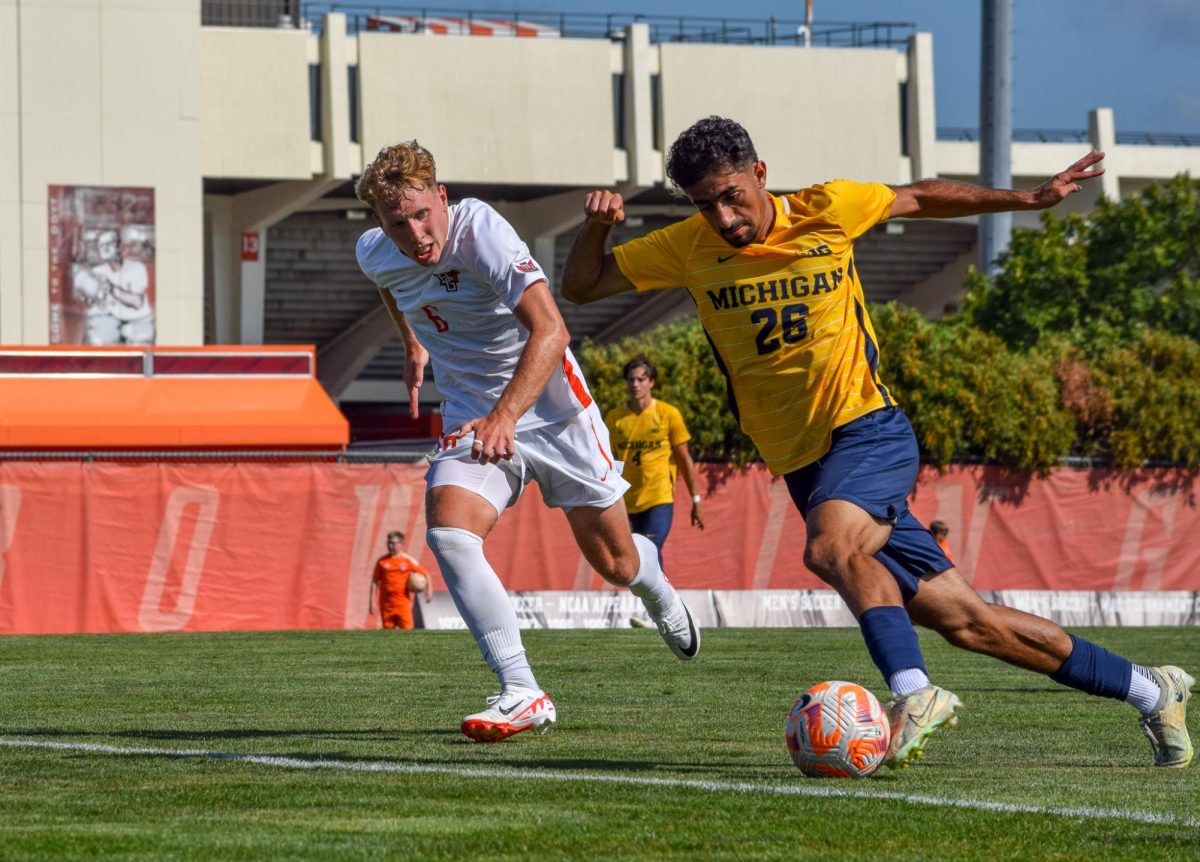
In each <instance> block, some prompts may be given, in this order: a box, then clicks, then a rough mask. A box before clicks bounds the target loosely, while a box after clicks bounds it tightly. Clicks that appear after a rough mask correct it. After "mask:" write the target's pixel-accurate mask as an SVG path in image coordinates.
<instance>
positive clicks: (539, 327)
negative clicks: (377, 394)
mask: <svg viewBox="0 0 1200 862" xmlns="http://www.w3.org/2000/svg"><path fill="white" fill-rule="evenodd" d="M513 315H514V316H515V317H516V318H517V320H518V321H519V322H520V323H521V325H522V326H524V327H525V328H526V329H527V330H529V340H528V341H526V342H525V349H524V350H522V351H521V358H520V359H519V360H517V367H516V370H514V371H513V376H512V380H510V381H508V385H507V386H505V387H504V391H503V392H501V393H500V398H499V399H497V401H496V406H495V407H493V408H492V412H491V413H489V414H488V415H487V416H484V417H483V418H481V419H472V420H471V421H470V422H467V423H466V424H465V425H463V426H462V428H461V429H459V430H458V431H456V432H455V434H456V436H460V437H461V436H462V435H464V434H467V433H469V432H471V431H474V432H475V443H474V444H473V445H472V447H471V457H472V458H475V459H476V460H478V461H480V462H483V463H487V464H495V463H498V462H499V461H511V460H512V456H513V452H514V448H513V447H514V442H515V440H516V436H517V420H518V419H520V418H521V417H522V416H523V415H524V414H525V411H526V410H528V409H529V408H530V407H531V406H533V402H534V401H536V400H537V399H538V396H539V395H541V394H542V390H543V389H545V388H546V383H547V382H548V381H549V380H550V375H551V374H552V373H554V369H556V368H559V367H561V365H562V361H563V352H564V351H565V350H566V349H567V345H569V344H570V343H571V336H570V334H569V333H568V332H567V325H566V324H565V323H563V319H562V315H561V314H559V313H558V306H557V305H555V304H554V297H552V296H551V295H550V287H549V285H547V284H546V282H545V281H537V282H534V283H533V284H531V285H530V286H529V287H527V288H525V293H524V294H522V295H521V301H520V302H518V303H517V307H516V308H514V309H513Z"/></svg>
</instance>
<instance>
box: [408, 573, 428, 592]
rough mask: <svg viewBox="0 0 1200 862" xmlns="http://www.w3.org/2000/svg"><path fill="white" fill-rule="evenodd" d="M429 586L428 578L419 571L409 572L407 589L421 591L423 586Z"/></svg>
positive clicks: (423, 589)
mask: <svg viewBox="0 0 1200 862" xmlns="http://www.w3.org/2000/svg"><path fill="white" fill-rule="evenodd" d="M427 586H429V578H427V577H425V575H423V574H421V573H420V572H411V573H410V574H409V576H408V591H409V592H410V593H423V592H425V588H426V587H427Z"/></svg>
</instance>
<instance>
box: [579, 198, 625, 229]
mask: <svg viewBox="0 0 1200 862" xmlns="http://www.w3.org/2000/svg"><path fill="white" fill-rule="evenodd" d="M583 213H584V215H585V216H587V217H588V219H590V220H591V221H598V222H600V223H601V224H609V225H612V224H620V223H621V222H623V221H625V201H624V200H622V198H621V196H620V195H619V194H617V193H616V192H610V191H604V190H597V191H594V192H588V196H587V197H586V198H584V200H583Z"/></svg>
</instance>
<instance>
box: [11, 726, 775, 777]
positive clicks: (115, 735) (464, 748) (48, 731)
mask: <svg viewBox="0 0 1200 862" xmlns="http://www.w3.org/2000/svg"><path fill="white" fill-rule="evenodd" d="M0 736H2V737H19V738H22V739H42V740H48V741H55V742H62V743H64V744H67V745H69V744H70V743H73V742H78V743H87V744H93V745H113V744H114V740H127V741H128V742H129V743H131V744H133V745H137V744H138V743H141V744H143V745H144V744H146V743H149V742H176V743H186V744H190V745H197V744H203V743H206V742H216V741H221V740H226V741H228V740H245V739H291V740H296V739H312V740H320V739H345V740H356V741H365V742H399V741H402V740H403V739H404V738H405V737H425V738H429V739H434V740H437V739H441V740H442V741H444V742H449V743H450V744H451V745H453V746H454V750H453V756H452V757H450V758H439V757H424V758H422V757H404V756H390V757H380V756H372V755H367V754H354V753H349V752H328V751H319V752H318V751H313V750H311V749H308V750H303V751H296V750H289V751H217V750H207V749H206V750H203V751H195V750H187V749H181V750H179V751H171V750H169V749H163V750H162V751H146V752H131V753H130V756H138V757H166V758H196V759H212V760H239V759H245V758H260V757H261V758H287V759H293V760H303V761H308V762H311V763H315V764H320V763H331V764H332V763H378V764H394V765H397V766H408V767H415V768H420V767H449V766H461V767H466V768H470V767H486V768H495V767H507V768H511V769H537V770H544V771H547V772H579V771H584V770H586V771H589V772H594V773H601V774H603V773H613V774H618V773H620V774H628V773H639V772H655V771H658V772H662V771H665V772H669V773H677V774H678V773H682V774H691V773H696V774H704V775H711V774H712V773H713V772H714V770H718V771H724V772H728V771H729V770H730V769H733V770H734V771H749V772H752V773H754V774H761V771H762V768H763V767H762V765H761V764H738V765H736V766H734V765H729V764H727V765H724V766H721V765H719V764H714V763H712V762H704V763H694V762H672V761H667V760H663V761H647V760H613V759H599V758H545V757H541V758H539V757H528V756H507V755H500V756H493V755H494V753H495V752H498V751H512V752H513V754H514V755H516V752H517V751H521V750H522V749H521V748H519V746H522V743H523V742H524V740H519V739H518V740H510V741H507V742H503V743H497V744H482V743H475V742H471V741H470V740H468V739H465V738H464V737H462V736H461V735H460V734H459V732H458V730H457V729H449V728H434V729H430V730H422V731H414V732H408V733H404V732H400V733H396V732H385V731H384V730H382V729H379V728H376V729H370V730H329V729H315V730H266V729H261V728H245V729H240V730H218V731H187V730H115V731H108V732H103V731H85V730H67V729H64V728H29V727H25V728H22V727H3V728H0ZM468 751H479V752H481V753H482V752H487V753H488V755H489V756H488V757H487V759H486V760H475V759H466V758H463V757H460V756H458V755H460V754H462V753H465V752H468ZM525 751H528V749H525ZM76 753H79V754H82V753H86V751H77V752H76Z"/></svg>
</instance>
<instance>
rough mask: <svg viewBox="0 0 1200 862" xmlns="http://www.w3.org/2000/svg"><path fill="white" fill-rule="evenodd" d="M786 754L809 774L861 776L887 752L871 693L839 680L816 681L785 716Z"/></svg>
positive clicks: (885, 731) (883, 718)
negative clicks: (787, 752) (789, 754)
mask: <svg viewBox="0 0 1200 862" xmlns="http://www.w3.org/2000/svg"><path fill="white" fill-rule="evenodd" d="M786 735H787V747H788V751H789V752H790V753H791V755H792V760H793V761H795V763H796V766H798V767H799V768H800V771H801V772H803V773H804V774H805V775H808V776H810V777H812V778H865V777H867V776H868V775H870V774H871V773H872V772H874V771H875V770H876V769H878V768H879V765H880V764H881V763H883V759H884V757H886V756H887V750H888V743H889V742H891V738H892V730H891V725H890V724H889V722H888V716H887V713H886V712H884V710H883V707H882V706H881V705H880V703H879V701H878V700H877V699H876V697H875V695H873V694H871V692H869V691H867V690H866V689H865V688H863V687H862V686H861V685H858V684H857V683H853V682H844V681H842V680H829V681H826V682H819V683H817V684H816V685H814V686H813V687H812V688H810V689H809V690H808V691H806V692H804V694H802V695H800V697H799V699H798V700H797V701H796V702H795V703H794V704H793V705H792V711H791V712H789V713H788V717H787V731H786Z"/></svg>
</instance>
